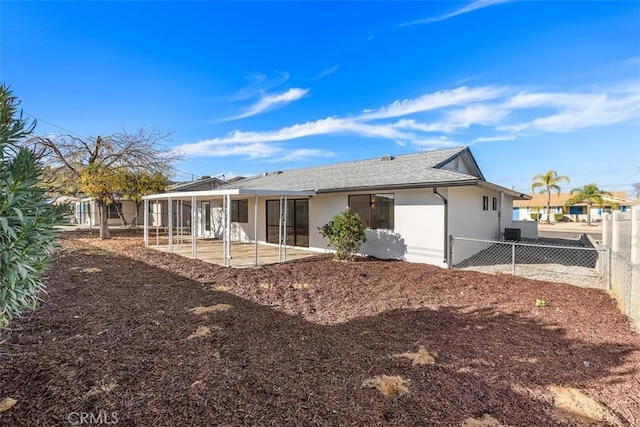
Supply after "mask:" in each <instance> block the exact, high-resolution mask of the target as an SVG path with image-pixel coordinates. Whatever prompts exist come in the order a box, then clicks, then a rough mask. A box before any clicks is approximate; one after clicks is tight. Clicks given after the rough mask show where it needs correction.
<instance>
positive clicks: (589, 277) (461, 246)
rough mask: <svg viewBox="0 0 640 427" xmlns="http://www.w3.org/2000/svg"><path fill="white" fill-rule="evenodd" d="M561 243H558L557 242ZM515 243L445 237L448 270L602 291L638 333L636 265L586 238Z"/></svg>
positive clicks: (639, 289) (638, 277)
mask: <svg viewBox="0 0 640 427" xmlns="http://www.w3.org/2000/svg"><path fill="white" fill-rule="evenodd" d="M560 242H562V243H560ZM565 242H566V240H565V239H544V240H542V239H541V241H539V242H535V243H533V242H515V241H500V240H488V239H469V238H463V237H453V236H451V237H450V238H449V243H450V244H449V251H450V253H449V264H450V267H451V268H455V269H460V270H474V271H480V272H484V273H490V274H513V275H515V276H522V277H527V278H530V279H537V280H545V281H549V282H556V283H568V284H571V285H576V286H582V287H589V288H597V289H603V290H607V291H609V292H610V294H611V296H613V297H614V298H615V299H616V301H617V302H618V306H619V308H620V311H621V312H623V313H624V314H626V315H627V316H629V319H630V321H631V324H632V327H633V328H634V329H635V330H637V331H640V266H638V265H637V264H634V263H632V262H631V260H630V259H629V258H628V257H625V256H623V254H620V253H618V252H615V251H612V250H611V249H610V248H609V247H607V246H604V245H601V244H596V247H593V245H592V244H591V243H589V242H588V239H586V238H582V239H580V240H576V241H572V242H571V243H569V244H567V243H565Z"/></svg>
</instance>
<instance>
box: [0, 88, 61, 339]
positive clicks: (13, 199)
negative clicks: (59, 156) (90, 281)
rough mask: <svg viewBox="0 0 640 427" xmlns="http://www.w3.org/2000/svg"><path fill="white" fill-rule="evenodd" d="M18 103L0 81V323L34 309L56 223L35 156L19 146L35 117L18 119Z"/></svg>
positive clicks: (2, 324) (33, 126) (51, 246)
mask: <svg viewBox="0 0 640 427" xmlns="http://www.w3.org/2000/svg"><path fill="white" fill-rule="evenodd" d="M18 105H19V102H18V101H17V99H16V98H15V97H14V96H13V93H12V92H11V90H9V88H8V87H7V86H5V85H4V84H0V327H5V326H6V325H7V324H8V323H9V321H10V320H11V318H13V317H15V316H18V315H19V314H20V311H21V310H23V309H25V308H27V309H33V308H35V305H36V302H37V299H38V295H39V293H40V292H42V291H43V290H44V287H45V286H44V279H43V273H44V271H45V268H46V266H47V264H48V262H49V261H50V259H51V255H52V253H53V249H54V239H55V232H54V226H55V225H56V224H58V223H60V222H61V217H60V215H59V214H58V213H57V211H56V209H55V208H54V207H53V206H51V205H50V204H48V203H47V202H46V200H45V194H44V193H45V190H44V188H42V187H41V186H40V185H39V183H40V180H41V178H42V163H41V161H40V159H39V157H38V156H37V155H36V153H35V152H34V151H33V150H30V149H29V148H26V147H24V146H22V145H21V143H22V142H23V141H24V139H25V138H26V137H28V135H29V134H31V133H32V132H33V130H34V128H35V122H31V123H29V122H27V121H26V120H24V119H23V118H22V113H18V109H17V107H18Z"/></svg>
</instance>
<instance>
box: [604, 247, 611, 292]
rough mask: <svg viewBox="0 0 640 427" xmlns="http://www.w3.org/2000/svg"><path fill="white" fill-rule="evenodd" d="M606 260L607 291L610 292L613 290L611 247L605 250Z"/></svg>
mask: <svg viewBox="0 0 640 427" xmlns="http://www.w3.org/2000/svg"><path fill="white" fill-rule="evenodd" d="M605 258H606V260H607V262H606V263H605V264H606V267H605V268H606V271H605V274H606V282H607V290H608V291H610V290H611V270H612V268H611V248H610V247H608V246H607V247H606V249H605Z"/></svg>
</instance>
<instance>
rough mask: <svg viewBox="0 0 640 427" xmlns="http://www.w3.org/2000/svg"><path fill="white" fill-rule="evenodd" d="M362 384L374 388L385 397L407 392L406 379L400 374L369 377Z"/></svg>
mask: <svg viewBox="0 0 640 427" xmlns="http://www.w3.org/2000/svg"><path fill="white" fill-rule="evenodd" d="M362 386H363V387H368V388H375V389H376V390H378V391H379V392H380V393H382V394H383V395H384V396H385V397H397V396H402V395H404V394H407V393H409V387H408V380H405V379H404V378H402V377H400V376H393V377H391V376H387V375H381V376H379V377H375V378H369V379H368V380H366V381H364V382H363V383H362Z"/></svg>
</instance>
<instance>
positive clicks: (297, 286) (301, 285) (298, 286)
mask: <svg viewBox="0 0 640 427" xmlns="http://www.w3.org/2000/svg"><path fill="white" fill-rule="evenodd" d="M309 286H310V285H309V284H308V283H294V284H293V289H307V288H308V287H309Z"/></svg>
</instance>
